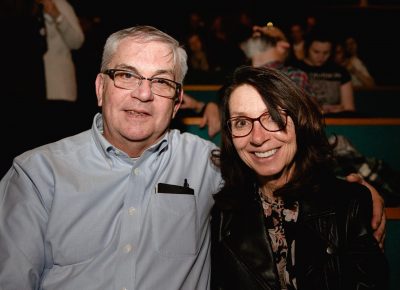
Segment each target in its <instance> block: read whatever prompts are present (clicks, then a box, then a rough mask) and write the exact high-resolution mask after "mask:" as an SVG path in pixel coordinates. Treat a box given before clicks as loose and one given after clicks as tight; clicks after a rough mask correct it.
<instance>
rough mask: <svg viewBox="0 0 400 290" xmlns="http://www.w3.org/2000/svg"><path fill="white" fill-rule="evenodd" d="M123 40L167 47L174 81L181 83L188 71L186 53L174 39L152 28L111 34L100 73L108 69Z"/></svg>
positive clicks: (137, 27)
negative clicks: (170, 57) (159, 44)
mask: <svg viewBox="0 0 400 290" xmlns="http://www.w3.org/2000/svg"><path fill="white" fill-rule="evenodd" d="M125 38H133V39H134V40H135V41H137V42H141V43H149V42H161V43H164V44H166V45H168V46H169V48H170V49H171V53H172V57H173V61H174V71H175V81H177V82H179V83H182V82H183V79H184V78H185V75H186V73H187V70H188V66H187V53H186V51H185V50H184V49H183V47H182V46H181V45H180V44H179V42H178V41H177V40H176V39H174V38H173V37H171V36H170V35H168V34H166V33H165V32H162V31H161V30H159V29H157V28H155V27H153V26H134V27H131V28H126V29H122V30H119V31H117V32H114V33H113V34H111V35H110V36H109V37H108V38H107V41H106V44H105V45H104V50H103V58H102V61H101V71H102V72H103V71H105V70H106V69H109V67H108V65H109V64H110V62H111V60H112V57H113V56H114V54H115V52H116V50H117V48H118V45H119V43H120V42H121V41H122V40H123V39H125Z"/></svg>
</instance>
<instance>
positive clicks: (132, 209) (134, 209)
mask: <svg viewBox="0 0 400 290" xmlns="http://www.w3.org/2000/svg"><path fill="white" fill-rule="evenodd" d="M135 211H136V208H134V207H130V208H128V214H129V215H134V213H135Z"/></svg>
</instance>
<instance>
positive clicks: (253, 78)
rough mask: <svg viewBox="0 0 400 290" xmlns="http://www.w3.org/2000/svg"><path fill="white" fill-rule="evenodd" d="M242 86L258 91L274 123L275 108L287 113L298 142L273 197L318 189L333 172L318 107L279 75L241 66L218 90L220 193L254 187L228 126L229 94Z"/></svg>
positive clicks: (252, 175)
mask: <svg viewBox="0 0 400 290" xmlns="http://www.w3.org/2000/svg"><path fill="white" fill-rule="evenodd" d="M244 84H247V85H250V86H252V87H253V88H254V89H256V90H257V91H258V93H259V94H260V95H261V96H262V98H263V99H264V102H265V104H266V106H267V107H268V110H269V113H270V114H271V117H272V118H273V119H274V120H275V121H276V122H278V123H279V122H282V120H281V119H280V118H281V117H280V114H279V113H278V109H285V110H287V113H288V116H290V117H291V118H292V120H293V122H294V126H295V132H296V141H297V153H296V154H295V157H294V162H295V168H294V172H293V175H292V177H291V179H290V180H289V182H288V183H287V184H286V185H285V186H284V187H283V188H281V189H279V190H277V191H276V192H275V194H276V195H281V196H283V197H285V198H286V199H288V200H290V199H292V200H293V199H295V198H297V197H298V195H297V194H299V193H301V192H304V190H307V191H309V190H312V189H313V188H314V189H315V187H318V186H319V184H321V183H322V182H323V180H325V178H326V177H328V176H331V173H332V166H331V165H332V147H331V146H330V144H329V142H328V139H327V137H326V135H325V131H324V129H325V123H324V119H323V117H322V114H321V112H320V110H319V108H318V106H317V105H316V104H315V103H314V101H312V100H311V99H310V98H309V97H307V95H306V94H305V93H304V92H303V91H302V90H301V89H300V88H299V87H298V86H297V85H296V84H295V83H294V82H293V81H292V80H290V79H289V78H288V77H287V76H286V75H285V74H283V73H282V72H280V71H277V70H275V69H270V68H264V67H262V68H254V67H251V66H241V67H239V68H237V69H236V70H235V71H234V73H233V75H232V77H231V78H230V79H229V80H228V81H227V82H226V83H225V85H224V86H223V87H222V89H221V90H220V93H221V94H222V104H221V106H222V107H221V110H222V112H221V116H222V119H221V122H222V129H221V139H222V140H221V142H222V144H221V149H220V151H219V152H215V154H214V160H215V161H216V162H217V163H219V166H220V167H221V173H222V177H223V179H224V181H225V185H224V189H223V191H232V192H239V193H240V192H245V193H246V192H248V191H249V190H251V189H252V188H254V185H255V184H257V178H256V174H255V172H254V171H253V170H251V169H250V168H249V167H248V166H247V165H246V164H245V163H244V162H243V161H242V160H241V159H240V157H239V155H238V153H237V151H236V150H235V147H234V145H233V141H232V136H231V134H230V132H229V129H228V125H227V120H228V119H229V118H230V112H229V99H230V97H231V94H232V92H233V91H234V90H235V89H236V88H237V87H239V86H241V85H244ZM243 97H245V96H243Z"/></svg>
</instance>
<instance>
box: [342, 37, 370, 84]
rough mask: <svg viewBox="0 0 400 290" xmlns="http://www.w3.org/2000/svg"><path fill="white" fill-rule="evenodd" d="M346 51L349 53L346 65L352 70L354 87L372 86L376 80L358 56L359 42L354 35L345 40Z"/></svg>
mask: <svg viewBox="0 0 400 290" xmlns="http://www.w3.org/2000/svg"><path fill="white" fill-rule="evenodd" d="M345 51H346V53H347V55H348V58H347V62H346V65H345V67H346V68H347V70H348V71H349V72H350V75H351V81H352V83H353V86H354V87H356V88H357V87H365V88H372V87H373V86H375V80H374V79H373V77H372V76H371V74H370V73H369V71H368V69H367V67H366V65H365V64H364V62H363V61H362V60H361V59H360V58H359V56H358V44H357V41H356V40H355V38H354V37H347V38H346V40H345Z"/></svg>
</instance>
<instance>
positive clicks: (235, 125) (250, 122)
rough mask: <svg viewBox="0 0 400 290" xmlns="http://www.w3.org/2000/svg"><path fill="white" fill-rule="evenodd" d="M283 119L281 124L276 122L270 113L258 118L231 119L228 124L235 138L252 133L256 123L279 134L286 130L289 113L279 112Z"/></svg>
mask: <svg viewBox="0 0 400 290" xmlns="http://www.w3.org/2000/svg"><path fill="white" fill-rule="evenodd" d="M278 112H279V114H280V117H281V122H277V121H274V120H273V119H272V117H271V115H270V114H269V113H268V112H265V113H263V114H262V115H261V116H259V117H258V118H250V117H245V116H239V117H233V118H230V119H229V120H228V121H227V122H226V123H227V125H228V129H229V131H230V133H231V134H232V136H233V137H245V136H247V135H249V134H250V133H251V131H252V130H253V127H254V122H255V121H258V122H260V124H261V126H262V127H263V128H264V129H265V130H267V131H269V132H277V131H281V130H283V129H285V128H286V123H287V111H286V110H279V111H278Z"/></svg>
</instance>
